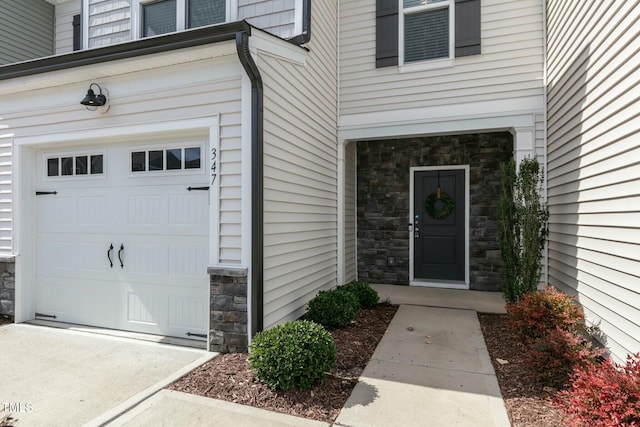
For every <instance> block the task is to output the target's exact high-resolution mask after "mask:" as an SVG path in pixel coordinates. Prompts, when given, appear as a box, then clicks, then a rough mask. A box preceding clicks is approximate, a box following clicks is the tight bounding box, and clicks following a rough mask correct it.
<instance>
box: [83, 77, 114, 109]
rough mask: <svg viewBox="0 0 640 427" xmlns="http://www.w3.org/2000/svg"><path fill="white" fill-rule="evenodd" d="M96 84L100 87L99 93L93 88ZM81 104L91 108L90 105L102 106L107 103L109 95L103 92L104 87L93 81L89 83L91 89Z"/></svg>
mask: <svg viewBox="0 0 640 427" xmlns="http://www.w3.org/2000/svg"><path fill="white" fill-rule="evenodd" d="M94 86H95V87H97V88H98V94H97V95H96V93H95V92H94V90H93V89H92V88H93V87H94ZM80 104H82V105H84V106H85V107H87V109H90V108H89V107H102V106H105V105H106V104H107V96H106V95H104V94H103V93H102V88H101V87H100V85H99V84H97V83H91V84H90V85H89V90H88V91H87V95H86V96H85V97H84V99H83V100H82V101H80Z"/></svg>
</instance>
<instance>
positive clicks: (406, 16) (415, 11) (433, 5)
mask: <svg viewBox="0 0 640 427" xmlns="http://www.w3.org/2000/svg"><path fill="white" fill-rule="evenodd" d="M451 8H452V5H451V0H403V8H402V14H401V18H400V19H401V25H400V31H401V34H400V40H402V41H403V45H402V46H403V47H404V56H403V58H402V59H403V62H404V63H408V62H417V61H426V60H430V59H440V58H450V57H451V51H452V49H453V46H452V45H451V41H452V40H453V37H454V36H453V34H451V32H452V29H453V28H454V23H453V22H452V21H453V13H451Z"/></svg>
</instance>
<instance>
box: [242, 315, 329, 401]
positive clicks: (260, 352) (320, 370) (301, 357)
mask: <svg viewBox="0 0 640 427" xmlns="http://www.w3.org/2000/svg"><path fill="white" fill-rule="evenodd" d="M249 364H250V366H251V369H252V370H253V371H254V372H255V373H256V376H257V377H258V379H259V380H260V381H262V382H263V383H265V384H267V385H268V386H269V387H270V388H271V389H273V390H288V389H290V388H291V387H297V388H300V389H305V388H309V387H311V386H312V385H313V384H315V383H316V382H317V381H320V380H322V379H323V378H324V373H325V372H328V371H330V370H331V369H332V368H333V367H334V366H335V364H336V346H335V344H334V342H333V337H332V336H331V334H330V333H329V332H327V330H325V329H324V328H323V327H322V326H320V325H318V324H316V323H313V322H309V321H306V320H296V321H294V322H288V323H284V324H282V325H279V326H276V327H273V328H271V329H267V330H265V331H262V332H259V333H257V334H256V335H255V336H254V337H253V341H252V343H251V354H250V356H249Z"/></svg>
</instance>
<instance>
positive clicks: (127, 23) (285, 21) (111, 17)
mask: <svg viewBox="0 0 640 427" xmlns="http://www.w3.org/2000/svg"><path fill="white" fill-rule="evenodd" d="M299 2H300V0H238V3H237V10H232V11H229V13H228V14H227V15H229V16H231V17H232V18H233V19H235V18H234V17H235V16H237V19H238V20H242V19H245V20H247V21H248V22H249V23H251V24H252V25H254V26H256V27H258V28H261V29H263V30H265V31H267V32H270V33H272V34H275V35H276V36H278V37H282V38H290V37H293V36H294V35H295V34H294V33H295V31H294V30H295V17H296V4H297V3H299ZM73 4H74V5H75V4H76V2H74V3H73ZM233 4H234V2H230V1H228V0H227V3H226V7H229V6H230V5H233ZM300 4H301V3H300ZM139 5H140V3H139V2H138V1H135V0H89V18H88V25H89V29H88V37H89V47H90V48H93V47H100V46H107V45H111V44H114V43H121V42H125V41H128V40H132V39H136V38H138V35H137V34H135V35H134V34H132V31H135V30H134V29H135V28H140V26H141V25H142V23H141V22H136V23H132V21H131V20H132V19H138V20H140V19H141V13H140V12H139V11H135V10H134V11H132V8H135V7H137V6H139ZM78 7H79V6H78ZM298 7H300V5H298ZM58 8H64V9H69V8H70V6H69V7H68V6H66V5H62V6H58ZM132 12H133V13H132ZM61 13H62V12H61ZM64 19H65V20H67V19H71V17H67V16H66V15H65V16H64ZM185 19H186V18H185ZM69 25H71V24H69ZM184 26H185V23H180V24H178V26H177V28H183V27H184ZM56 31H57V35H58V36H59V37H61V40H60V42H59V43H60V44H59V46H58V45H56V47H57V49H59V51H58V53H63V52H66V50H64V49H69V46H70V47H71V48H72V47H73V43H72V40H73V37H72V34H67V31H70V29H67V28H66V24H64V23H61V25H60V26H58V27H56ZM136 32H138V31H136ZM69 37H71V40H68V38H69Z"/></svg>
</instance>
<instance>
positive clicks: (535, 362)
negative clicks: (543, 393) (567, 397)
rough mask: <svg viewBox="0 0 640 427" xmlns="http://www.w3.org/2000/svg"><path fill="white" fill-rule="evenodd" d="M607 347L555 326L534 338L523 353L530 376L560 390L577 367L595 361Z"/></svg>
mask: <svg viewBox="0 0 640 427" xmlns="http://www.w3.org/2000/svg"><path fill="white" fill-rule="evenodd" d="M603 354H604V350H603V349H600V348H593V346H592V344H591V342H589V341H587V340H585V339H584V338H582V337H581V336H580V335H578V334H577V333H575V332H572V331H566V330H563V329H561V328H556V329H553V330H551V331H549V332H548V333H547V334H546V335H545V336H543V337H540V338H537V339H535V340H534V341H532V342H531V344H530V345H529V346H528V347H527V349H526V350H525V353H524V356H525V357H524V365H525V367H526V368H527V369H528V370H529V373H530V375H531V376H532V377H533V378H535V379H536V380H538V381H540V382H542V383H543V384H545V385H548V386H551V387H555V388H556V389H560V388H562V387H564V386H565V384H566V383H567V381H568V380H569V374H570V373H571V372H573V370H574V368H576V367H579V366H587V365H591V364H594V363H596V361H597V359H598V357H601V356H602V355H603Z"/></svg>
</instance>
